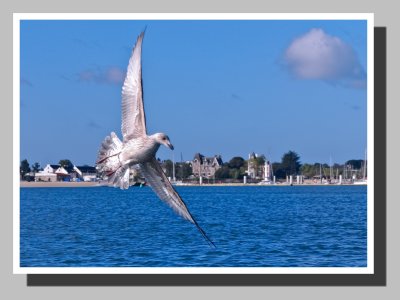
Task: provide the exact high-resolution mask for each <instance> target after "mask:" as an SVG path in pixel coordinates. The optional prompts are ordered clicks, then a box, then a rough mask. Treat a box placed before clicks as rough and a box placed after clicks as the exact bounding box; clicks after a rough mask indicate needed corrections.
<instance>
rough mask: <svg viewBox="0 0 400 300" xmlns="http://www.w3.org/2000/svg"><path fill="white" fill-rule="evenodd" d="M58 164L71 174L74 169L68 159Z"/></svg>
mask: <svg viewBox="0 0 400 300" xmlns="http://www.w3.org/2000/svg"><path fill="white" fill-rule="evenodd" d="M58 164H59V165H60V166H61V167H63V168H64V169H65V170H66V171H67V172H68V173H69V172H71V171H72V170H73V168H74V165H73V164H72V162H71V161H70V160H69V159H62V160H60V161H59V162H58Z"/></svg>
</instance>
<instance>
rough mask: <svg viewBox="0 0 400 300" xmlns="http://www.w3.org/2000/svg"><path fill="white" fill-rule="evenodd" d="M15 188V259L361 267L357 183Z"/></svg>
mask: <svg viewBox="0 0 400 300" xmlns="http://www.w3.org/2000/svg"><path fill="white" fill-rule="evenodd" d="M176 189H177V190H178V192H179V193H180V195H181V196H182V198H183V199H184V201H185V202H186V204H187V206H188V207H189V210H190V211H191V213H192V215H193V216H194V217H195V219H196V220H197V222H198V223H199V224H200V226H201V227H202V228H203V229H204V231H205V232H206V233H207V235H208V236H209V237H210V238H211V239H212V240H213V242H214V243H215V244H216V246H217V247H216V248H215V249H214V248H211V247H210V246H209V245H208V244H207V243H206V241H205V240H204V239H203V238H202V236H201V235H200V233H199V232H198V231H197V229H196V227H195V226H194V225H193V224H191V223H189V222H187V221H185V220H183V219H182V218H180V217H178V216H177V215H175V214H174V213H173V211H172V210H171V209H170V208H169V207H168V206H166V205H165V204H164V203H162V202H161V201H160V200H159V199H158V198H157V197H156V196H155V194H154V193H153V192H152V191H151V189H150V188H148V187H143V188H139V187H132V188H130V189H128V190H125V191H123V190H119V189H114V188H108V187H93V188H21V196H20V209H21V210H20V238H21V240H20V264H21V267H100V266H101V267H180V266H196V267H366V266H367V222H366V221H367V187H366V186H293V187H288V186H260V187H250V186H249V187H184V186H182V187H177V188H176Z"/></svg>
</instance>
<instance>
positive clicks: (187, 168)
mask: <svg viewBox="0 0 400 300" xmlns="http://www.w3.org/2000/svg"><path fill="white" fill-rule="evenodd" d="M181 170H182V171H181V177H182V179H186V178H188V177H189V176H190V175H192V174H193V169H192V166H191V165H190V164H187V163H182V164H181Z"/></svg>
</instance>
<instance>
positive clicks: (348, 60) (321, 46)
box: [284, 29, 366, 88]
mask: <svg viewBox="0 0 400 300" xmlns="http://www.w3.org/2000/svg"><path fill="white" fill-rule="evenodd" d="M284 62H285V65H286V66H287V67H288V69H289V71H290V72H291V73H292V74H293V75H294V76H296V77H297V78H299V79H319V80H324V81H327V82H330V83H332V84H340V85H343V86H347V87H353V88H364V87H365V86H366V73H365V70H364V69H363V67H362V66H361V64H360V62H359V60H358V57H357V55H356V53H355V51H354V50H353V48H352V47H351V46H350V45H348V44H346V43H345V42H344V41H342V40H341V39H340V38H338V37H335V36H331V35H329V34H327V33H325V32H324V31H323V30H322V29H311V30H310V31H309V32H308V33H306V34H305V35H303V36H300V37H298V38H296V39H295V40H294V41H293V42H292V43H291V44H290V46H289V47H288V48H287V49H286V51H285V53H284Z"/></svg>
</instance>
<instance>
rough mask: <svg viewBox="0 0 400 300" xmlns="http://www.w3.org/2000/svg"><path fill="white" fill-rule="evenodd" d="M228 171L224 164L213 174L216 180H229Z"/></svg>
mask: <svg viewBox="0 0 400 300" xmlns="http://www.w3.org/2000/svg"><path fill="white" fill-rule="evenodd" d="M229 171H230V169H229V166H228V165H227V164H224V165H223V166H222V167H221V168H219V169H218V170H217V171H216V172H215V178H217V179H226V178H230V175H231V174H230V172H229Z"/></svg>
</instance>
